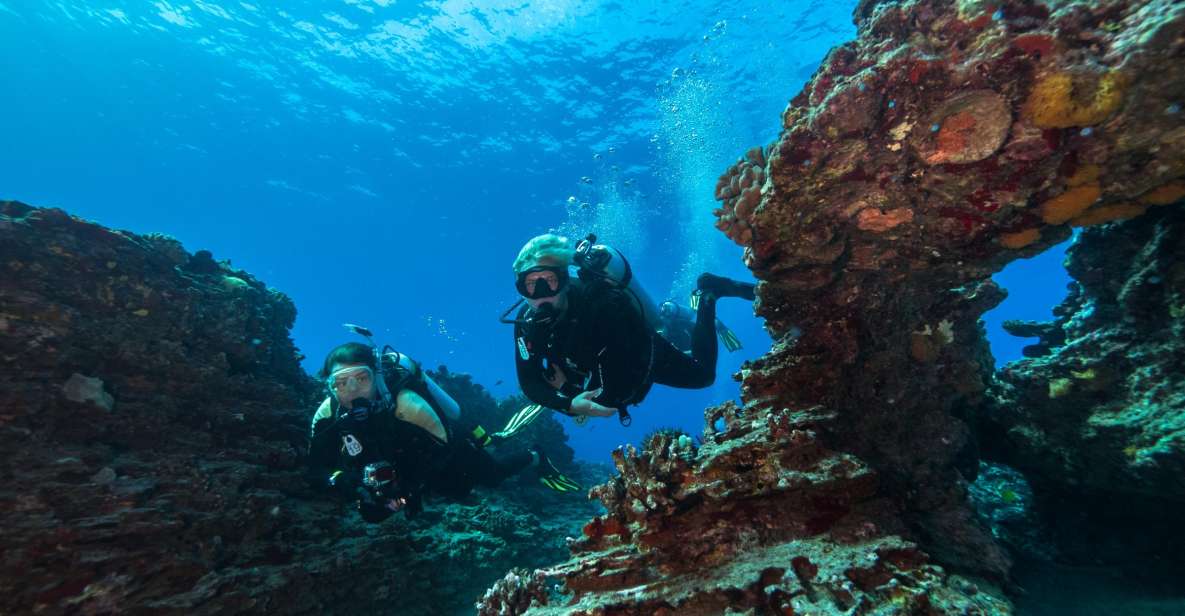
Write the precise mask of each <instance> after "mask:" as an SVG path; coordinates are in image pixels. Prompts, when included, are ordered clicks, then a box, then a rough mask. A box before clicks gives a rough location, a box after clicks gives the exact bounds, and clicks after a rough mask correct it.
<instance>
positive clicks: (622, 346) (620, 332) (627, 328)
mask: <svg viewBox="0 0 1185 616" xmlns="http://www.w3.org/2000/svg"><path fill="white" fill-rule="evenodd" d="M631 301H632V300H631V299H630V298H629V297H627V296H626V295H625V294H623V293H613V294H612V295H610V296H609V298H607V299H606V300H605V301H604V303H603V304H602V305H601V306H600V308H599V309H598V310H597V311H596V313H595V318H594V321H593V331H594V332H595V335H594V337H592V338H591V340H596V341H601V345H602V346H601V348H600V349H599V350H598V351H597V360H596V363H597V368H596V370H597V377H598V379H597V380H599V381H600V383H601V387H602V388H603V391H602V392H601V395H600V396H599V397H597V402H598V403H600V404H603V405H605V406H608V407H612V408H624V407H625V406H626V405H628V404H632V403H635V402H637V400H636V399H635V398H636V396H637V394H638V392H640V391H642V390H643V388H644V386H645V383H646V378H647V376H648V374H649V372H650V363H651V355H652V354H653V352H654V349H653V345H652V341H651V338H650V336H651V332H650V326H648V325H647V324H646V321H645V318H644V317H643V316H642V313H641V312H640V311H639V310H638V308H637V307H635V306H633V305H631V304H630V302H631Z"/></svg>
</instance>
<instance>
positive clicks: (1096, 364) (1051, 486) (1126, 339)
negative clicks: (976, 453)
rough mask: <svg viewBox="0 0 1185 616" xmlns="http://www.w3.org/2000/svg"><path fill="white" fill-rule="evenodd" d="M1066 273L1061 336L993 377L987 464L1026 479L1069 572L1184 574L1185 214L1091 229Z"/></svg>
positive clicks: (984, 427)
mask: <svg viewBox="0 0 1185 616" xmlns="http://www.w3.org/2000/svg"><path fill="white" fill-rule="evenodd" d="M1066 265H1067V270H1068V271H1069V273H1070V275H1071V276H1072V277H1073V278H1074V282H1073V283H1072V284H1071V291H1070V294H1069V296H1068V297H1067V298H1066V300H1065V301H1064V302H1063V303H1062V304H1061V305H1060V306H1058V307H1057V308H1056V309H1055V311H1054V312H1055V315H1057V319H1056V320H1055V321H1054V322H1052V323H1048V324H1043V329H1045V330H1054V331H1056V332H1058V333H1059V336H1058V338H1057V339H1054V338H1052V337H1051V336H1046V337H1045V338H1046V339H1048V340H1049V342H1048V343H1047V344H1046V345H1043V346H1046V349H1045V352H1044V353H1042V354H1040V355H1037V356H1034V357H1031V358H1030V359H1024V360H1020V361H1016V362H1012V363H1010V364H1008V365H1007V366H1005V367H1004V368H1003V369H1002V370H1000V371H999V372H998V374H997V375H996V380H995V383H994V385H993V387H992V394H993V395H992V396H991V397H990V398H989V402H990V403H989V404H988V406H987V408H986V409H985V410H984V411H983V412H982V413H981V415H980V431H981V432H982V433H983V435H984V438H983V443H984V446H985V450H986V452H987V453H988V454H989V455H991V456H992V457H993V458H995V459H998V460H1000V461H1002V462H1004V463H1006V464H1008V465H1010V466H1013V467H1015V468H1017V469H1019V470H1021V471H1023V472H1024V473H1025V474H1026V475H1027V476H1028V478H1029V480H1030V482H1032V484H1033V486H1034V488H1035V490H1036V493H1037V495H1038V497H1039V502H1038V505H1039V509H1041V510H1042V512H1043V514H1044V515H1045V516H1046V517H1047V518H1048V519H1049V520H1050V522H1053V521H1054V520H1056V523H1054V524H1052V526H1053V528H1054V530H1055V531H1056V533H1055V537H1056V538H1057V540H1058V548H1059V550H1060V551H1061V552H1062V553H1063V554H1065V555H1066V557H1067V558H1078V559H1080V560H1082V561H1085V562H1094V561H1096V560H1099V559H1104V560H1109V561H1112V562H1125V561H1126V562H1130V563H1133V564H1137V565H1140V564H1141V563H1146V562H1151V561H1152V559H1153V558H1158V559H1160V560H1162V561H1173V562H1179V563H1180V564H1181V565H1185V559H1183V558H1182V557H1181V554H1182V553H1185V541H1183V540H1182V535H1181V532H1180V528H1179V522H1180V519H1181V517H1182V516H1183V515H1185V309H1183V307H1185V208H1181V207H1171V208H1160V209H1157V210H1154V211H1153V212H1151V213H1148V214H1145V215H1144V216H1142V217H1140V218H1137V219H1135V220H1131V221H1128V222H1126V223H1123V224H1120V225H1112V226H1109V227H1106V228H1104V229H1088V230H1086V231H1084V232H1083V233H1082V235H1081V236H1080V237H1079V238H1078V239H1077V241H1075V243H1074V244H1073V245H1072V246H1071V248H1070V249H1069V251H1068V252H1067V260H1066ZM1019 333H1021V334H1025V333H1028V334H1030V335H1031V334H1033V333H1037V332H1036V331H1033V330H1027V331H1021V332H1019ZM1141 566H1142V565H1141Z"/></svg>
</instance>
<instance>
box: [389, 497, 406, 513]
mask: <svg viewBox="0 0 1185 616" xmlns="http://www.w3.org/2000/svg"><path fill="white" fill-rule="evenodd" d="M405 506H407V499H406V498H403V497H400V498H392V499H390V500H388V501H387V509H390V510H391V511H399V510H400V509H403V508H404V507H405Z"/></svg>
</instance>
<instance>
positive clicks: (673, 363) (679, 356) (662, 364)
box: [651, 332, 716, 389]
mask: <svg viewBox="0 0 1185 616" xmlns="http://www.w3.org/2000/svg"><path fill="white" fill-rule="evenodd" d="M710 334H711V339H710V340H709V341H708V344H709V345H711V348H710V349H707V350H697V349H696V346H697V341H695V340H692V345H691V348H692V352H691V354H690V355H688V354H687V353H684V352H682V351H680V350H679V349H676V348H675V346H674V345H672V344H671V343H670V342H668V341H667V339H666V338H663V337H662V336H655V337H654V366H653V368H651V370H652V372H651V375H652V376H651V378H652V380H653V381H654V382H655V383H658V384H660V385H667V386H670V387H678V388H680V389H703V388H704V387H708V386H709V385H711V384H712V383H714V382H715V381H716V348H715V347H716V336H715V333H714V332H711V333H710ZM700 354H705V355H708V354H710V355H711V358H710V359H711V360H712V363H710V364H709V363H707V362H706V361H704V360H703V358H702V357H700V356H699V355H700Z"/></svg>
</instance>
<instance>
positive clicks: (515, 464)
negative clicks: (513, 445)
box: [468, 449, 535, 488]
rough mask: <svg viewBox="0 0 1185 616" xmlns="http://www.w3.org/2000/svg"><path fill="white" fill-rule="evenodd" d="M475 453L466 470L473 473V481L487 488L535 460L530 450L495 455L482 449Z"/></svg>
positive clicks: (521, 469)
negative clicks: (506, 454)
mask: <svg viewBox="0 0 1185 616" xmlns="http://www.w3.org/2000/svg"><path fill="white" fill-rule="evenodd" d="M477 454H478V455H476V456H474V460H473V462H472V463H471V464H470V466H469V469H468V470H469V472H470V473H472V474H473V480H474V483H476V484H477V485H479V486H485V487H487V488H492V487H494V486H497V485H498V484H500V483H502V482H503V481H505V480H506V478H508V477H511V476H514V475H517V474H519V473H521V472H522V471H523V469H525V468H527V467H528V466H531V464H533V463H534V461H535V456H534V454H532V453H531V452H530V451H520V452H518V453H514V454H510V455H508V456H495V455H493V454H491V453H490V452H488V451H485V450H484V449H483V450H479V451H478V452H477Z"/></svg>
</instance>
